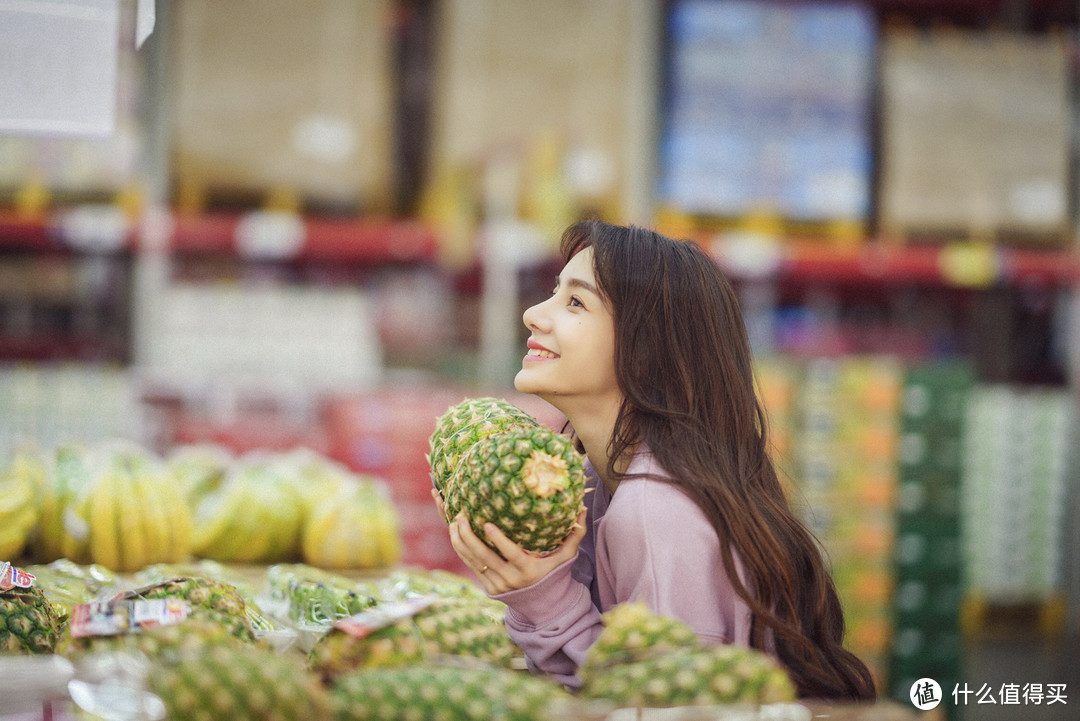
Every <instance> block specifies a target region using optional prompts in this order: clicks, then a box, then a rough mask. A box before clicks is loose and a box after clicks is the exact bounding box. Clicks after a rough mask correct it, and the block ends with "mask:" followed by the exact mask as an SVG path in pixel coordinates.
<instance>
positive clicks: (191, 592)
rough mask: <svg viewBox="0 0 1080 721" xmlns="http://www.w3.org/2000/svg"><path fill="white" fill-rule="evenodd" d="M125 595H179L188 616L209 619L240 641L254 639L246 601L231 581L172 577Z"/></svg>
mask: <svg viewBox="0 0 1080 721" xmlns="http://www.w3.org/2000/svg"><path fill="white" fill-rule="evenodd" d="M123 597H125V598H170V597H171V598H182V599H184V600H186V601H187V602H188V603H190V604H191V618H205V619H207V620H210V621H213V622H215V623H217V624H219V625H221V626H223V627H224V628H226V629H227V630H228V631H229V632H230V633H232V634H233V635H234V636H236V637H237V638H239V639H241V640H243V641H254V640H255V631H254V629H253V628H252V623H251V616H250V615H249V614H248V610H247V602H246V601H244V597H243V596H242V595H240V592H239V591H238V590H237V589H236V587H235V586H233V585H232V584H229V583H226V582H224V581H219V580H217V579H213V578H195V577H184V578H174V579H171V580H168V581H164V582H162V583H157V584H154V585H152V586H144V587H142V588H139V589H136V590H134V591H130V592H128V593H126V594H123Z"/></svg>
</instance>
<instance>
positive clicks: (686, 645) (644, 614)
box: [579, 602, 796, 707]
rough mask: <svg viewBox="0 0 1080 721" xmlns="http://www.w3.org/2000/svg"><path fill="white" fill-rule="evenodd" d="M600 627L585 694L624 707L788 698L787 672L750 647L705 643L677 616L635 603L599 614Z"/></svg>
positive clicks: (585, 673)
mask: <svg viewBox="0 0 1080 721" xmlns="http://www.w3.org/2000/svg"><path fill="white" fill-rule="evenodd" d="M603 621H604V625H605V628H604V630H603V631H602V632H601V633H600V636H599V637H598V638H597V640H596V642H595V643H594V644H593V646H592V647H591V648H590V649H589V653H588V655H587V656H586V659H585V661H584V663H582V666H581V669H580V671H579V676H580V678H581V681H582V689H581V694H582V696H583V697H585V698H592V699H603V700H605V701H608V702H611V703H614V704H615V705H616V706H624V707H670V706H698V705H718V704H731V703H749V704H766V703H776V702H780V701H793V700H794V699H795V695H796V694H795V687H794V685H793V684H792V682H791V679H790V677H789V676H788V674H787V672H786V671H785V670H784V669H783V668H782V667H781V666H780V665H779V664H778V663H777V662H776V661H775V660H774V659H773V658H772V657H770V656H768V655H767V654H765V653H762V652H761V651H758V650H756V649H751V648H746V647H742V646H733V645H726V644H725V645H713V646H705V645H703V644H702V643H701V641H700V640H699V639H698V638H697V636H696V634H695V633H694V632H693V630H692V629H691V628H690V627H689V626H688V625H687V624H685V623H683V622H682V621H680V620H678V619H675V618H671V617H667V616H663V615H661V614H656V613H654V612H652V611H651V610H650V609H649V608H648V606H647V605H646V604H644V603H640V602H632V603H624V604H621V605H619V606H616V607H615V608H613V609H611V610H610V611H608V612H607V613H605V614H604V616H603Z"/></svg>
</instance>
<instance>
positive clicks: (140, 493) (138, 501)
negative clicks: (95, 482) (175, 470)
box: [131, 470, 171, 568]
mask: <svg viewBox="0 0 1080 721" xmlns="http://www.w3.org/2000/svg"><path fill="white" fill-rule="evenodd" d="M131 485H132V490H133V492H134V493H133V495H134V497H135V505H136V506H137V507H138V513H139V517H140V523H139V532H140V533H141V535H142V538H143V542H144V543H145V553H146V555H145V557H144V558H143V562H142V566H140V568H142V567H143V566H148V565H150V564H151V563H164V562H165V561H167V560H168V557H169V544H170V543H171V538H170V535H169V514H168V512H167V511H166V508H165V499H164V498H163V497H162V493H161V492H162V489H163V488H164V487H165V486H166V485H168V482H163V480H162V476H160V475H157V474H152V473H149V472H148V471H147V470H143V471H141V472H139V473H137V474H136V476H135V477H133V478H132V479H131Z"/></svg>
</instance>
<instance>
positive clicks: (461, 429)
mask: <svg viewBox="0 0 1080 721" xmlns="http://www.w3.org/2000/svg"><path fill="white" fill-rule="evenodd" d="M539 427H540V423H539V422H538V421H537V420H536V419H535V418H533V417H532V416H530V415H529V414H528V413H526V412H525V411H523V410H521V409H520V408H518V407H517V406H515V405H513V404H511V403H508V402H506V401H504V400H502V399H500V398H466V399H465V400H463V401H461V402H460V403H458V404H457V405H454V406H451V407H450V408H448V409H447V411H446V413H444V414H443V415H442V416H440V417H439V419H438V421H436V423H435V431H434V432H433V433H432V434H431V439H430V441H429V443H430V446H431V452H430V453H429V454H428V456H427V460H428V463H429V464H430V466H431V482H432V483H433V484H434V485H435V488H436V489H437V490H438V491H439V494H440V495H441V496H443V497H444V498H445V497H446V492H445V489H446V484H447V483H448V482H449V480H450V477H451V476H452V475H453V474H454V471H455V470H456V469H457V466H458V462H459V461H460V460H461V457H462V455H464V454H465V452H466V451H468V450H469V449H470V448H472V447H473V445H474V444H475V443H476V442H477V441H479V440H481V439H482V438H486V437H487V436H490V435H491V434H492V433H501V432H503V431H508V430H528V429H533V428H539Z"/></svg>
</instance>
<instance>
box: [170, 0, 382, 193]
mask: <svg viewBox="0 0 1080 721" xmlns="http://www.w3.org/2000/svg"><path fill="white" fill-rule="evenodd" d="M175 14H176V17H175V23H176V28H175V30H176V36H175V47H174V52H175V56H174V62H173V68H174V78H173V79H174V81H175V93H174V102H175V107H174V109H173V126H172V129H173V137H172V142H173V156H172V159H173V163H174V172H175V176H176V179H177V180H179V181H181V182H182V183H187V184H192V185H195V186H198V187H200V188H201V189H202V190H203V191H204V192H210V193H215V192H220V193H222V194H227V193H244V192H247V193H259V194H265V193H266V192H268V191H269V190H270V189H275V188H286V189H288V190H289V191H290V192H292V193H295V194H297V195H298V196H299V197H300V198H303V199H308V200H314V201H318V202H323V203H333V204H342V205H345V206H347V207H352V206H353V205H355V204H357V203H367V204H372V203H374V204H382V203H385V198H386V196H387V195H388V194H389V193H390V190H391V184H392V168H393V152H392V149H393V127H394V118H393V101H392V87H393V86H392V52H393V48H392V46H391V38H392V32H391V20H392V15H391V8H390V2H389V1H388V0H369V1H368V2H348V1H347V0H314V1H313V2H304V3H297V2H290V0H244V1H241V2H225V3H223V2H214V1H213V0H185V2H182V3H176V4H175Z"/></svg>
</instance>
